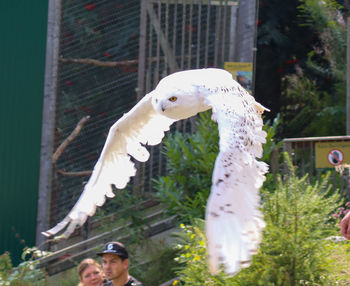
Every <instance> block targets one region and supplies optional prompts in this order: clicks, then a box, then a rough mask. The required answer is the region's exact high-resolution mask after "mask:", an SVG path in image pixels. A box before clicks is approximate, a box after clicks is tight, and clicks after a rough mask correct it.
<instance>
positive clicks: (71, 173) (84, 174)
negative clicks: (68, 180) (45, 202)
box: [57, 170, 92, 177]
mask: <svg viewBox="0 0 350 286" xmlns="http://www.w3.org/2000/svg"><path fill="white" fill-rule="evenodd" d="M57 172H58V173H60V174H61V175H63V176H68V177H75V176H82V177H83V176H90V175H91V173H92V171H79V172H66V171H63V170H58V171H57Z"/></svg>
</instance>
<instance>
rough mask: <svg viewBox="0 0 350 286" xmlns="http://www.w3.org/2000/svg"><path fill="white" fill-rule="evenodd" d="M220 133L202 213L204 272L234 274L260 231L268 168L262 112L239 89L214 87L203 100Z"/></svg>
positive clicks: (253, 248)
mask: <svg viewBox="0 0 350 286" xmlns="http://www.w3.org/2000/svg"><path fill="white" fill-rule="evenodd" d="M208 101H209V104H210V105H211V106H212V109H213V119H214V120H216V121H217V123H218V128H219V134H220V143H219V144H220V152H219V154H218V157H217V159H216V162H215V168H214V172H213V178H212V187H211V193H210V197H209V200H208V205H207V209H206V234H207V239H208V252H209V267H210V271H211V272H212V273H213V274H215V273H217V272H218V271H219V270H220V268H223V269H224V270H225V271H226V273H229V274H232V275H233V274H235V273H236V272H237V271H238V270H239V269H240V268H241V267H245V266H248V265H249V264H250V258H251V255H252V254H254V253H256V251H257V248H258V245H259V243H260V239H261V233H262V230H263V228H264V226H265V223H264V221H263V217H262V214H261V213H260V211H259V193H258V190H259V188H260V187H261V186H262V184H263V182H264V180H265V176H264V174H265V173H266V172H267V170H268V166H267V165H266V164H265V163H263V162H259V161H257V160H256V157H261V156H262V143H265V137H266V132H264V131H262V126H263V122H262V118H261V114H262V112H263V111H264V109H265V108H264V107H263V106H262V105H260V104H259V103H257V102H256V101H255V100H254V98H253V97H252V96H251V95H249V93H248V92H247V91H245V90H244V89H243V88H242V87H241V86H240V85H238V84H237V83H236V82H234V81H232V85H231V84H230V86H225V87H222V88H221V87H220V88H218V89H217V90H216V92H215V91H213V94H212V95H210V96H209V97H208Z"/></svg>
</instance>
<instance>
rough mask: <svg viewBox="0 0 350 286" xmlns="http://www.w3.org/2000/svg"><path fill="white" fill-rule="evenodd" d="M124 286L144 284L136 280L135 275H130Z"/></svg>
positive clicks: (141, 285) (142, 285) (140, 285)
mask: <svg viewBox="0 0 350 286" xmlns="http://www.w3.org/2000/svg"><path fill="white" fill-rule="evenodd" d="M125 286H145V285H144V284H143V283H141V282H140V281H138V280H137V279H136V278H135V277H132V276H130V280H129V281H128V283H126V284H125Z"/></svg>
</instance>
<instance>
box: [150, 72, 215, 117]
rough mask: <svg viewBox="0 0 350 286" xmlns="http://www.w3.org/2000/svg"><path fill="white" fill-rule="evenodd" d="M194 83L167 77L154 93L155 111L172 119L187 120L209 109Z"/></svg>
mask: <svg viewBox="0 0 350 286" xmlns="http://www.w3.org/2000/svg"><path fill="white" fill-rule="evenodd" d="M199 92H200V91H199V89H198V87H197V86H196V85H195V84H193V83H188V82H187V80H186V79H181V78H179V77H171V76H170V77H166V78H164V79H163V80H161V81H160V82H159V84H158V85H157V87H156V88H155V90H154V91H153V92H152V104H153V107H154V109H155V110H156V111H157V112H158V113H160V114H162V115H164V116H167V117H169V118H172V119H177V120H180V119H185V118H188V117H191V116H193V115H196V114H197V113H198V112H201V111H204V110H206V109H208V106H207V105H205V104H204V103H203V97H201V96H199Z"/></svg>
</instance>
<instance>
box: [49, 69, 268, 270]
mask: <svg viewBox="0 0 350 286" xmlns="http://www.w3.org/2000/svg"><path fill="white" fill-rule="evenodd" d="M210 108H211V109H212V119H213V120H214V121H216V122H217V123H218V129H219V135H220V141H219V147H220V152H219V154H218V156H217V158H216V162H215V168H214V171H213V176H212V186H211V192H210V196H209V199H208V202H207V208H206V236H207V247H208V256H209V270H210V272H211V273H213V274H216V273H218V271H219V270H220V268H222V269H224V270H225V272H226V273H228V274H230V275H233V274H235V273H236V272H237V271H238V270H239V269H240V268H241V267H247V266H249V264H250V259H251V256H252V254H254V253H256V251H257V249H258V245H259V243H260V240H261V235H262V230H263V228H264V226H265V223H264V220H263V216H262V214H261V212H260V211H259V188H260V187H261V186H262V184H263V182H264V180H265V173H266V172H267V170H268V166H267V165H266V164H265V163H263V162H260V161H257V160H256V158H260V157H261V156H262V152H263V150H262V143H265V138H266V132H265V131H263V130H262V127H263V121H262V118H261V114H262V113H263V112H264V110H267V109H266V108H265V107H263V106H262V105H261V104H259V103H257V102H256V101H255V100H254V98H253V97H252V96H251V95H250V94H249V93H248V92H247V91H246V90H245V89H244V88H242V87H241V86H240V85H239V84H238V83H237V82H236V81H234V80H233V78H232V75H231V74H230V73H229V72H227V71H224V70H221V69H214V68H210V69H198V70H188V71H181V72H176V73H174V74H171V75H169V76H167V77H165V78H163V79H162V80H161V81H160V82H159V84H158V85H157V87H156V88H155V89H154V90H153V91H151V92H150V93H148V94H146V95H145V96H144V97H143V98H142V99H141V100H140V101H139V102H138V103H137V104H136V105H135V106H134V107H133V108H132V109H131V110H130V111H129V112H128V113H126V114H124V115H123V117H121V118H120V119H119V120H118V121H117V122H116V123H114V124H113V126H112V127H111V128H110V130H109V133H108V136H107V139H106V142H105V145H104V147H103V150H102V152H101V155H100V158H99V159H98V161H97V163H96V165H95V167H94V170H93V172H92V175H91V177H90V179H89V181H88V183H87V184H86V185H85V187H84V191H83V193H82V194H81V196H80V198H79V200H78V202H77V203H76V204H75V206H74V207H73V209H72V210H71V211H70V213H69V214H68V215H67V216H66V217H65V218H64V219H63V220H62V221H61V222H60V223H58V224H57V225H56V226H55V227H53V228H52V229H50V230H48V231H46V232H44V233H43V234H44V235H46V236H53V235H55V234H56V233H58V232H60V231H61V230H63V229H64V228H65V227H67V229H66V231H65V233H64V235H65V236H66V237H68V236H69V235H70V234H71V233H72V232H73V231H74V229H75V227H76V226H80V225H82V224H83V223H84V222H85V221H86V219H87V217H88V216H92V215H93V214H94V213H95V210H96V206H101V205H103V204H104V202H105V199H106V197H108V198H112V197H113V196H114V194H113V191H112V188H111V185H112V184H113V185H115V187H116V188H118V189H123V188H125V186H126V185H127V183H128V182H129V180H130V177H132V176H134V175H135V173H136V169H135V167H134V163H133V162H132V161H131V160H130V156H132V157H133V158H134V159H136V160H138V161H140V162H145V161H147V160H148V158H149V153H148V151H147V149H146V148H145V145H156V144H159V143H160V142H161V140H162V138H163V137H164V132H165V131H168V130H169V127H170V125H171V124H172V123H174V122H175V121H178V120H181V119H185V118H188V117H191V116H194V115H196V114H197V113H198V112H202V111H205V110H208V109H210ZM208 132H210V130H208Z"/></svg>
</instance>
